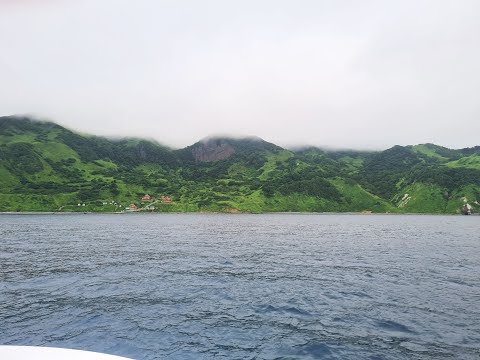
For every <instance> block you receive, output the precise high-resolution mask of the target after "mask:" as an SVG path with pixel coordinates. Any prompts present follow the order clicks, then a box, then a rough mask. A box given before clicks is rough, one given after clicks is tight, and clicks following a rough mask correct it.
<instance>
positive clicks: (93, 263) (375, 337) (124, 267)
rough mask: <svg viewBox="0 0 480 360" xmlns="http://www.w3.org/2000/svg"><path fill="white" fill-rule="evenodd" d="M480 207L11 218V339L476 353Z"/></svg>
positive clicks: (374, 356) (257, 353)
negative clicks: (478, 214) (414, 212)
mask: <svg viewBox="0 0 480 360" xmlns="http://www.w3.org/2000/svg"><path fill="white" fill-rule="evenodd" d="M476 232H478V221H476V218H474V217H442V216H369V217H364V216H354V215H342V216H325V215H324V216H322V215H318V216H313V215H308V216H306V215H238V216H228V215H193V214H192V215H187V214H185V215H175V214H172V215H151V216H115V215H98V216H82V215H72V216H15V215H14V216H0V236H1V237H2V242H1V243H0V262H1V264H2V266H0V300H1V301H0V324H2V330H1V331H0V344H24V345H49V346H60V347H71V348H77V349H83V350H90V351H101V352H107V353H112V354H117V355H123V356H129V357H132V358H137V359H209V358H214V357H219V358H221V357H224V358H257V359H278V358H287V359H295V358H307V359H308V358H311V359H369V360H378V359H388V360H390V359H392V360H396V359H398V360H400V359H402V360H403V359H420V360H422V359H440V360H441V359H452V358H459V359H466V360H470V359H478V358H480V345H479V344H480V322H479V321H478V317H479V315H480V307H479V305H478V303H479V299H480V293H479V292H478V286H477V282H478V281H477V279H479V278H480V242H479V241H478V238H475V237H472V236H471V234H474V233H476Z"/></svg>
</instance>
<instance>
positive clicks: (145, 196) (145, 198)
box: [142, 194, 152, 201]
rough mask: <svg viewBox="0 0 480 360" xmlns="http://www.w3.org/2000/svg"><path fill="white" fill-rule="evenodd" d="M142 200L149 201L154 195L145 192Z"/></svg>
mask: <svg viewBox="0 0 480 360" xmlns="http://www.w3.org/2000/svg"><path fill="white" fill-rule="evenodd" d="M142 200H147V201H150V200H152V197H151V196H150V195H148V194H145V195H144V196H143V197H142Z"/></svg>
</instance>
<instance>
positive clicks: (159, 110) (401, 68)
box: [0, 0, 480, 149]
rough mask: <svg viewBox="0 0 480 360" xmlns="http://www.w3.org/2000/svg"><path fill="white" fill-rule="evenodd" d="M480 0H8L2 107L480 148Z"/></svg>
mask: <svg viewBox="0 0 480 360" xmlns="http://www.w3.org/2000/svg"><path fill="white" fill-rule="evenodd" d="M479 19H480V1H478V0H471V1H467V0H450V1H446V0H444V1H442V0H432V1H422V0H398V1H387V0H385V1H355V0H352V1H340V0H335V1H334V0H329V1H326V0H324V1H321V0H312V1H307V0H303V1H302V0H292V1H281V0H263V1H262V0H254V1H250V0H237V1H233V0H232V1H228V0H217V1H210V0H170V1H166V0H150V1H148V0H128V1H127V0H82V1H78V0H71V1H69V0H64V1H62V0H0V115H10V114H34V115H36V116H39V117H41V118H45V119H49V120H52V121H55V122H57V123H59V124H61V125H64V126H67V127H69V128H73V129H76V130H79V131H82V132H87V133H93V134H98V135H114V136H119V135H120V136H142V137H150V138H154V139H157V140H158V141H160V142H161V143H164V144H167V145H171V146H174V147H183V146H186V145H190V144H192V143H193V142H195V141H197V140H199V139H200V138H203V137H205V136H208V135H213V134H233V135H256V136H260V137H262V138H264V139H265V140H268V141H271V142H274V143H277V144H279V145H283V146H288V145H298V144H310V145H319V146H328V147H334V148H360V149H365V148H367V149H384V148H387V147H390V146H393V145H395V144H400V145H407V144H416V143H425V142H434V143H437V144H440V145H444V146H449V147H456V148H458V147H466V146H474V145H480V136H479V135H480V20H479Z"/></svg>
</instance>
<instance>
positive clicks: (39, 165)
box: [0, 116, 480, 214]
mask: <svg viewBox="0 0 480 360" xmlns="http://www.w3.org/2000/svg"><path fill="white" fill-rule="evenodd" d="M145 194H149V195H151V196H152V199H145V200H142V197H144V195H145ZM162 196H163V197H164V198H163V201H162ZM170 200H171V201H170ZM479 202H480V147H475V148H468V149H458V150H452V149H447V148H444V147H441V146H437V145H433V144H422V145H415V146H394V147H392V148H391V149H387V150H385V151H381V152H361V151H325V150H322V149H318V148H312V147H309V148H305V149H300V150H288V149H284V148H281V147H279V146H277V145H275V144H271V143H268V142H266V141H264V140H262V139H259V138H244V139H234V138H228V137H216V138H207V139H204V140H202V141H200V142H198V143H195V144H193V145H191V146H188V147H186V148H184V149H178V150H174V149H170V148H168V147H166V146H163V145H161V144H159V143H156V142H153V141H148V140H143V139H133V138H132V139H120V140H112V139H108V138H104V137H96V136H88V135H81V134H78V133H75V132H72V131H70V130H68V129H66V128H64V127H62V126H60V125H57V124H54V123H50V122H39V121H35V120H32V119H29V118H25V117H13V116H11V117H0V211H108V212H111V211H122V210H125V208H127V207H130V204H134V205H135V206H136V208H137V210H138V209H143V210H149V211H168V212H170V211H173V212H184V211H222V212H275V211H282V212H283V211H314V212H324V211H342V212H344V211H348V212H359V211H373V212H379V213H385V212H414V213H452V214H453V213H458V212H460V210H461V209H462V208H463V207H464V205H465V204H466V203H468V205H469V206H471V207H472V210H473V211H476V210H477V209H480V205H479Z"/></svg>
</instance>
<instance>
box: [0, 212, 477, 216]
mask: <svg viewBox="0 0 480 360" xmlns="http://www.w3.org/2000/svg"><path fill="white" fill-rule="evenodd" d="M102 214H109V215H113V214H115V215H129V214H148V215H152V214H177V215H179V214H202V215H212V214H225V215H362V216H368V215H388V216H391V215H392V216H396V215H439V216H446V215H448V216H479V215H480V214H470V215H463V214H452V213H400V212H398V213H362V212H355V211H350V212H349V211H345V212H308V211H305V212H303V211H278V212H260V213H254V212H228V211H224V212H222V211H190V212H188V211H185V212H147V211H125V212H108V211H102V212H97V211H83V212H80V211H70V212H68V211H18V212H17V211H0V215H102Z"/></svg>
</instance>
